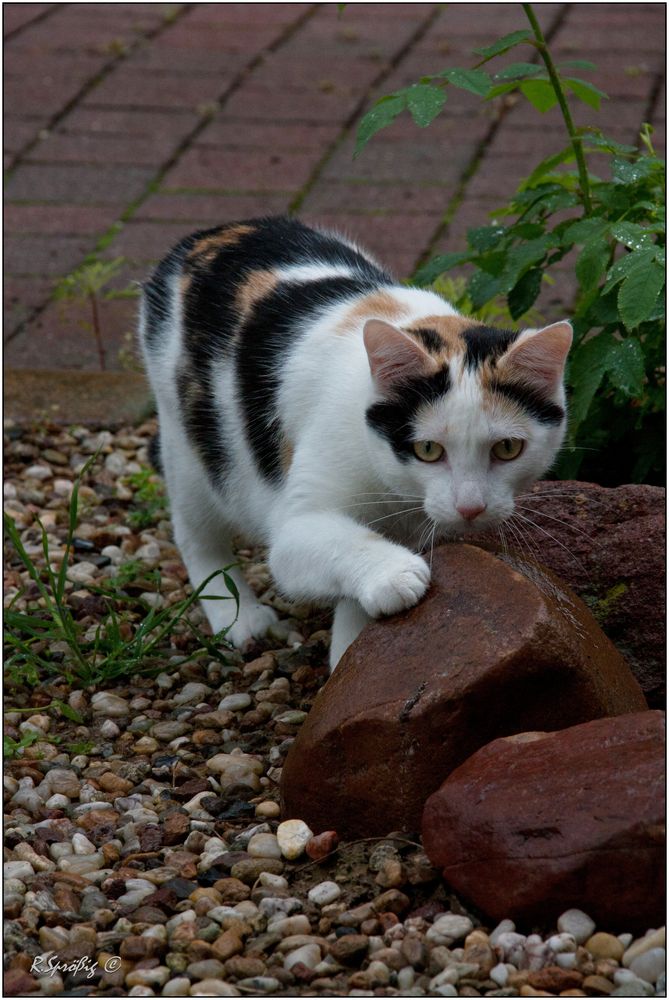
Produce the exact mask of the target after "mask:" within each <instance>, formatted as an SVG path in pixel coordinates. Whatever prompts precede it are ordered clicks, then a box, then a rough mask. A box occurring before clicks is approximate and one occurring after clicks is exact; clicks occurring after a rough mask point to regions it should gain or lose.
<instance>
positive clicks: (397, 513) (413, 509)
mask: <svg viewBox="0 0 669 1000" xmlns="http://www.w3.org/2000/svg"><path fill="white" fill-rule="evenodd" d="M421 510H423V508H422V507H411V508H410V509H409V510H395V511H393V512H392V513H391V514H384V515H383V517H375V518H374V520H373V521H368V522H367V524H368V525H369V526H370V527H371V525H372V524H378V523H379V521H386V520H387V519H388V518H389V517H402V516H403V515H406V514H415V513H417V512H418V511H421Z"/></svg>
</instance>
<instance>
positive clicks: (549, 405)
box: [490, 382, 564, 426]
mask: <svg viewBox="0 0 669 1000" xmlns="http://www.w3.org/2000/svg"><path fill="white" fill-rule="evenodd" d="M490 389H491V391H492V392H498V393H500V394H501V395H502V396H506V398H507V399H511V400H513V402H514V403H517V404H518V406H521V407H522V408H523V409H524V410H525V411H526V412H527V413H529V414H530V415H531V416H533V417H534V418H535V420H538V421H539V422H540V423H542V424H552V425H553V426H555V425H556V424H559V423H561V422H562V420H563V419H564V410H563V409H562V407H561V406H558V404H557V403H554V402H553V401H552V400H551V399H547V398H546V396H544V395H543V393H541V392H540V391H539V390H538V389H533V388H531V387H530V386H526V385H519V384H518V383H517V382H493V383H492V385H491V386H490Z"/></svg>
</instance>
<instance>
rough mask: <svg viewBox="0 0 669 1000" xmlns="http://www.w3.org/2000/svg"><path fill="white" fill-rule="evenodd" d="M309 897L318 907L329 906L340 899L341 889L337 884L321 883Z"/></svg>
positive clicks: (310, 891) (309, 893)
mask: <svg viewBox="0 0 669 1000" xmlns="http://www.w3.org/2000/svg"><path fill="white" fill-rule="evenodd" d="M307 895H308V897H309V899H310V900H311V902H312V903H315V904H316V906H327V904H328V903H334V901H335V899H339V897H340V896H341V889H340V888H339V886H338V885H337V883H336V882H319V884H318V885H315V886H314V887H313V889H310V890H309V892H308V893H307Z"/></svg>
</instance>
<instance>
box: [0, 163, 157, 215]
mask: <svg viewBox="0 0 669 1000" xmlns="http://www.w3.org/2000/svg"><path fill="white" fill-rule="evenodd" d="M152 177H153V171H151V170H147V169H145V168H143V167H102V166H97V167H81V166H75V165H72V166H56V165H46V164H41V163H28V164H26V165H25V166H21V167H19V169H18V170H17V172H16V173H15V174H14V176H13V177H12V178H11V179H10V180H9V181H8V182H7V185H6V187H5V197H6V198H7V199H9V200H10V201H55V202H65V203H67V204H71V203H76V204H78V205H82V204H83V205H85V204H99V205H118V204H126V203H127V202H129V201H133V200H134V199H135V198H137V197H138V196H139V195H140V194H141V193H142V192H143V191H144V189H145V188H146V185H147V184H148V183H149V181H150V180H151V178H152Z"/></svg>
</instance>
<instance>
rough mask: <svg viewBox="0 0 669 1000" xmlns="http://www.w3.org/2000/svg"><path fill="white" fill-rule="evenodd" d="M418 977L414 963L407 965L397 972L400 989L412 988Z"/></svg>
mask: <svg viewBox="0 0 669 1000" xmlns="http://www.w3.org/2000/svg"><path fill="white" fill-rule="evenodd" d="M415 979H416V974H415V972H414V969H413V966H412V965H405V966H404V968H403V969H400V971H399V972H398V973H397V985H398V986H399V988H400V990H410V989H411V987H412V986H413V984H414V981H415Z"/></svg>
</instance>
